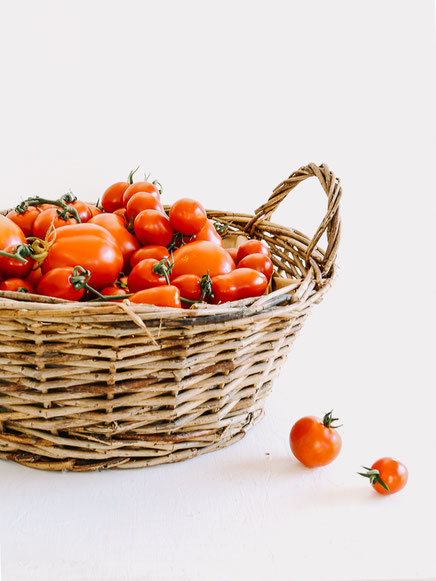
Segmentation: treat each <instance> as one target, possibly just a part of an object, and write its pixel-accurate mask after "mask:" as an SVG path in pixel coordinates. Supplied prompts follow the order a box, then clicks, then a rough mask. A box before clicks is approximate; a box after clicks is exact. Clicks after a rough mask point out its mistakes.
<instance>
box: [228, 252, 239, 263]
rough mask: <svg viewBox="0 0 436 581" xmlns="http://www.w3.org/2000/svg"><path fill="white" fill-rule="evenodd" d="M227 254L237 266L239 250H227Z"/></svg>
mask: <svg viewBox="0 0 436 581" xmlns="http://www.w3.org/2000/svg"><path fill="white" fill-rule="evenodd" d="M226 250H227V252H228V253H229V254H230V256H231V257H232V259H233V262H234V263H235V264H236V257H237V256H238V249H237V248H226Z"/></svg>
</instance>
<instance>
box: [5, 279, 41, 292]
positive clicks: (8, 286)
mask: <svg viewBox="0 0 436 581" xmlns="http://www.w3.org/2000/svg"><path fill="white" fill-rule="evenodd" d="M0 290H3V291H12V292H19V293H34V292H35V290H34V288H33V287H32V285H31V284H29V283H28V282H27V280H23V279H22V278H8V279H7V280H4V281H3V282H2V283H1V284H0Z"/></svg>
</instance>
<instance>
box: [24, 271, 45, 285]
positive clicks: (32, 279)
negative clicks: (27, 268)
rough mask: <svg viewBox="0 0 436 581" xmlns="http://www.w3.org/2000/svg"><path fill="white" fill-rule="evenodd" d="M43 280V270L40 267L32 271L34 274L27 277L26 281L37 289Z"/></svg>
mask: <svg viewBox="0 0 436 581" xmlns="http://www.w3.org/2000/svg"><path fill="white" fill-rule="evenodd" d="M41 278H42V270H41V267H40V266H39V267H38V268H35V269H34V270H32V272H31V273H30V274H29V276H27V277H26V280H27V282H28V283H29V284H30V285H31V286H32V287H33V288H37V286H38V284H39V281H40V280H41Z"/></svg>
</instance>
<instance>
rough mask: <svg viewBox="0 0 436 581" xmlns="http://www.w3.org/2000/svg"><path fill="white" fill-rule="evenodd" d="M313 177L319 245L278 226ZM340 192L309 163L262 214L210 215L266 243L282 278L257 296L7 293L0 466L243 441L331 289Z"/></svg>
mask: <svg viewBox="0 0 436 581" xmlns="http://www.w3.org/2000/svg"><path fill="white" fill-rule="evenodd" d="M311 176H315V177H316V178H318V179H319V181H320V183H321V185H322V187H323V189H324V191H325V193H326V194H327V213H326V215H325V218H324V219H323V221H322V223H321V225H320V227H319V228H318V230H317V232H316V234H315V236H314V237H313V239H310V238H308V237H306V236H305V235H303V234H301V233H300V232H297V231H296V230H292V229H290V228H286V227H284V226H279V225H277V224H273V223H271V221H270V218H271V215H272V213H273V212H274V210H275V209H276V208H277V207H278V205H279V204H280V203H281V202H282V201H283V199H284V198H285V197H286V196H287V195H288V193H289V192H290V191H291V190H293V189H294V188H295V186H297V185H298V184H299V183H300V182H301V181H303V180H305V179H306V178H308V177H311ZM340 198H341V186H340V183H339V180H338V179H337V178H335V176H334V175H333V173H331V172H330V170H329V169H328V167H327V166H326V165H321V166H317V165H315V164H309V165H307V166H305V167H302V168H300V169H299V170H298V171H296V172H294V173H293V174H292V175H291V176H290V177H289V178H288V179H286V180H285V181H283V182H282V183H281V184H280V185H279V186H278V187H277V188H276V189H275V190H274V192H273V194H272V195H271V197H270V199H269V200H268V202H267V203H266V204H264V205H263V206H261V207H260V208H259V209H258V210H257V211H256V214H255V216H252V215H243V214H231V213H229V212H221V211H215V210H210V211H208V215H209V217H210V218H212V219H213V220H214V221H215V222H217V223H219V224H222V225H223V226H225V227H226V229H227V233H228V235H229V237H230V238H229V239H231V240H235V239H236V238H237V237H238V236H245V237H247V236H249V237H254V238H260V239H263V240H265V241H266V242H267V243H268V245H269V248H270V250H271V254H272V260H273V262H274V265H275V275H274V278H273V285H272V287H271V288H270V292H269V294H266V295H264V296H262V297H260V298H255V299H246V300H242V301H236V302H234V303H226V304H223V305H216V306H215V305H195V306H193V307H191V309H189V310H184V309H170V308H166V309H163V308H157V307H151V306H147V305H133V304H130V303H129V302H128V301H124V302H123V303H109V302H106V303H76V302H66V301H60V300H56V299H46V298H42V297H38V296H36V295H23V294H21V293H7V292H1V293H0V458H3V459H8V460H13V461H15V462H19V463H20V464H24V465H26V466H31V467H33V468H40V469H47V470H74V471H86V470H99V469H103V468H136V467H142V466H151V465H155V464H160V463H165V462H177V461H180V460H185V459H188V458H192V457H194V456H196V455H198V454H203V453H205V452H211V451H213V450H217V449H219V448H222V447H224V446H228V445H229V444H232V443H234V442H237V441H238V440H240V439H241V438H243V437H244V435H245V433H246V432H247V430H248V429H249V428H250V427H251V426H253V425H254V424H255V423H256V422H258V421H259V420H260V418H261V417H262V415H263V407H264V400H265V397H266V396H267V395H268V393H269V392H270V390H271V387H272V383H273V380H274V378H275V377H276V376H277V374H278V373H279V370H280V367H281V366H282V364H283V363H284V361H285V358H286V355H287V353H288V352H289V350H290V348H291V346H292V343H293V341H294V339H295V337H296V335H297V333H298V332H299V330H300V329H301V327H302V324H303V322H304V320H305V318H306V317H307V315H308V313H309V312H310V310H311V308H312V306H313V305H314V304H316V303H319V302H320V301H321V299H322V297H323V295H324V294H325V292H326V291H327V290H328V289H329V287H330V285H331V283H332V280H333V277H334V273H335V258H336V252H337V246H338V242H339V233H340V220H339V202H340ZM324 232H326V233H327V241H328V242H327V249H326V250H325V251H322V250H321V249H320V248H318V246H317V244H318V242H319V239H320V237H321V236H322V234H323V233H324Z"/></svg>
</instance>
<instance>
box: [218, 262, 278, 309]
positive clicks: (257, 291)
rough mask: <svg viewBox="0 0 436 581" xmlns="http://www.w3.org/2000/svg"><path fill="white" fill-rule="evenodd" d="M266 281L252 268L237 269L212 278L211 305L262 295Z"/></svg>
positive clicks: (262, 275)
mask: <svg viewBox="0 0 436 581" xmlns="http://www.w3.org/2000/svg"><path fill="white" fill-rule="evenodd" d="M267 286H268V280H267V278H266V276H265V275H264V274H262V273H261V272H258V271H257V270H253V269H252V268H237V269H236V270H233V271H232V272H229V273H227V274H221V275H218V276H214V277H212V293H213V296H214V298H213V301H212V302H213V303H215V304H220V303H227V302H229V301H237V300H240V299H247V298H249V297H259V296H260V295H263V293H264V292H265V289H266V287H267Z"/></svg>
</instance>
